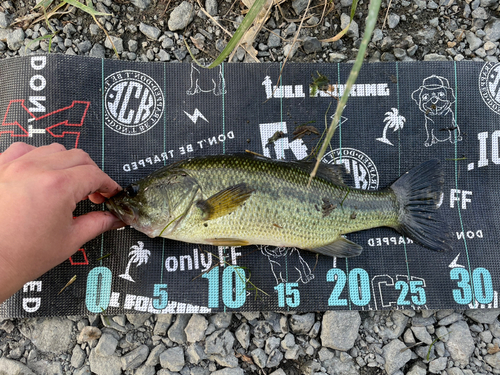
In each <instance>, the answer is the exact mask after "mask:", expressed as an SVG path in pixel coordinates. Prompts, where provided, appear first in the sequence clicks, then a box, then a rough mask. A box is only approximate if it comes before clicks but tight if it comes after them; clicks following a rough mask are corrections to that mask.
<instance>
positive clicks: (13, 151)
mask: <svg viewBox="0 0 500 375" xmlns="http://www.w3.org/2000/svg"><path fill="white" fill-rule="evenodd" d="M35 148H36V147H35V146H31V145H28V144H26V143H24V142H15V143H13V144H11V145H10V146H9V148H7V150H5V151H4V152H3V153H2V155H0V165H2V164H7V163H8V162H11V161H12V160H15V159H17V158H20V157H21V156H23V155H25V154H27V153H28V152H30V151H33V150H34V149H35Z"/></svg>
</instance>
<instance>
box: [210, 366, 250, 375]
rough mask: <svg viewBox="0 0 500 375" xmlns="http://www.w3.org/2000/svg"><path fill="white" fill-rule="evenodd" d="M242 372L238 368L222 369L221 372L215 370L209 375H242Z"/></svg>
mask: <svg viewBox="0 0 500 375" xmlns="http://www.w3.org/2000/svg"><path fill="white" fill-rule="evenodd" d="M244 374H245V373H244V371H243V370H242V369H241V368H239V367H236V368H224V369H222V370H217V371H214V372H212V373H211V374H210V375H244Z"/></svg>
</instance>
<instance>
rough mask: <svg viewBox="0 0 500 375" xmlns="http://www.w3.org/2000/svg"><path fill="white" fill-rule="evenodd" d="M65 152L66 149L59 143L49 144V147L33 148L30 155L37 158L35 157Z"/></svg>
mask: <svg viewBox="0 0 500 375" xmlns="http://www.w3.org/2000/svg"><path fill="white" fill-rule="evenodd" d="M62 151H66V147H64V146H63V145H62V144H60V143H51V144H50V145H47V146H41V147H37V148H35V149H34V150H33V151H32V152H31V155H33V156H37V157H39V158H40V157H44V156H46V155H50V154H54V153H56V152H62Z"/></svg>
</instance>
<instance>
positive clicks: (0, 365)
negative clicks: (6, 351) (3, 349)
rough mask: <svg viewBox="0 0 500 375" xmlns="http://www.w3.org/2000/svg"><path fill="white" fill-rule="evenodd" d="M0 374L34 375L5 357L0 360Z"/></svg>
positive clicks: (23, 366) (21, 365)
mask: <svg viewBox="0 0 500 375" xmlns="http://www.w3.org/2000/svg"><path fill="white" fill-rule="evenodd" d="M0 374H2V375H3V374H5V375H35V373H34V372H33V371H31V370H30V369H29V367H27V366H26V365H24V364H22V363H21V362H17V361H13V360H12V359H7V358H5V357H2V358H0Z"/></svg>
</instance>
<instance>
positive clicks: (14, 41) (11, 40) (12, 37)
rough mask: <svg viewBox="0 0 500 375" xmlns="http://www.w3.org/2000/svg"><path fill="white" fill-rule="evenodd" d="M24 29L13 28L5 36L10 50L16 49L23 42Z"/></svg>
mask: <svg viewBox="0 0 500 375" xmlns="http://www.w3.org/2000/svg"><path fill="white" fill-rule="evenodd" d="M24 37H25V34H24V31H23V29H15V30H14V31H12V32H11V33H9V34H8V36H7V47H9V49H10V50H12V51H17V50H18V49H19V48H21V47H22V46H23V44H24Z"/></svg>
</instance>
